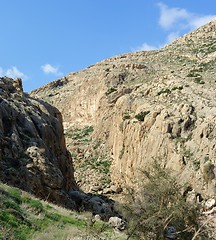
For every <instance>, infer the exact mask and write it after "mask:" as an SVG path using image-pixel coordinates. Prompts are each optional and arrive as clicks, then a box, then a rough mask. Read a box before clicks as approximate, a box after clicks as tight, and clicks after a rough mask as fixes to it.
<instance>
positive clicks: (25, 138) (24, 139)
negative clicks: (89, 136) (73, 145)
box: [0, 77, 77, 207]
mask: <svg viewBox="0 0 216 240" xmlns="http://www.w3.org/2000/svg"><path fill="white" fill-rule="evenodd" d="M0 136H1V137H0V180H1V181H3V182H6V183H8V184H10V185H13V186H16V187H19V188H21V189H24V190H26V191H28V192H31V193H34V194H35V195H36V196H38V197H40V198H43V199H47V200H50V201H53V202H56V203H65V205H66V206H68V207H74V202H73V201H72V200H71V199H70V198H68V195H67V192H68V191H69V190H71V189H77V185H76V183H75V180H74V170H73V165H72V159H71V155H70V154H69V152H68V151H67V149H66V146H65V138H64V134H63V127H62V117H61V113H60V112H59V111H58V110H57V109H56V108H55V107H53V106H51V105H50V104H48V103H45V102H43V101H40V100H37V99H33V98H31V97H29V96H28V95H27V94H24V93H23V90H22V82H21V79H16V80H14V81H13V80H12V79H9V78H6V77H4V78H0Z"/></svg>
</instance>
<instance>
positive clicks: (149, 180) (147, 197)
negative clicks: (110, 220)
mask: <svg viewBox="0 0 216 240" xmlns="http://www.w3.org/2000/svg"><path fill="white" fill-rule="evenodd" d="M137 189H138V191H136V193H135V190H134V189H129V199H128V204H127V205H126V207H125V208H126V214H127V217H128V221H129V230H128V232H129V236H128V238H127V239H130V238H131V237H138V239H149V240H150V239H151V240H154V239H155V240H159V239H184V240H187V239H188V240H191V239H192V238H193V236H194V234H195V233H196V232H197V231H198V229H199V224H198V217H199V209H198V206H196V205H192V204H189V203H188V202H186V201H185V198H184V197H183V196H182V194H181V190H182V186H181V185H179V184H178V183H177V180H176V178H175V177H173V176H172V175H171V173H170V171H168V170H167V169H164V168H162V167H161V166H160V165H159V163H157V162H156V161H155V162H154V164H153V165H152V166H151V167H150V168H149V169H148V170H147V171H142V174H141V179H140V181H139V183H138V188H137Z"/></svg>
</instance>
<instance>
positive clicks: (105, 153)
mask: <svg viewBox="0 0 216 240" xmlns="http://www.w3.org/2000/svg"><path fill="white" fill-rule="evenodd" d="M215 69H216V20H215V19H214V20H213V21H212V22H210V23H209V24H207V25H205V26H203V27H201V28H199V29H197V30H196V31H194V32H192V33H190V34H187V35H185V36H183V37H181V38H179V39H177V40H176V41H174V42H173V43H172V44H170V45H167V46H165V47H164V48H162V49H161V50H157V51H149V52H146V51H142V52H136V53H128V54H124V55H120V56H116V57H112V58H110V59H107V60H104V61H102V62H99V63H97V64H95V65H93V66H90V67H89V68H86V69H84V70H82V71H79V72H77V73H70V74H69V75H67V76H65V77H64V78H62V79H59V80H57V81H55V82H53V83H50V84H47V85H46V86H44V87H42V88H40V89H37V90H35V91H33V92H32V96H34V97H38V98H43V99H44V100H46V101H48V102H49V103H51V104H53V105H55V106H56V107H57V108H58V109H59V110H60V111H61V112H62V115H63V122H64V127H65V132H66V137H67V146H68V148H69V149H70V151H71V152H72V153H74V164H75V168H76V173H75V174H76V176H77V178H79V185H80V186H81V187H82V188H83V189H84V190H85V189H87V190H89V191H91V189H94V190H95V189H96V190H98V191H102V190H103V189H104V188H109V187H110V186H112V185H116V186H117V187H118V188H121V186H124V184H125V183H127V184H130V182H131V180H133V179H136V178H138V179H139V174H140V169H143V168H146V167H148V165H149V164H150V163H151V162H152V161H154V159H158V160H159V161H161V164H162V166H164V167H167V168H171V169H172V170H173V174H175V175H176V176H177V177H178V179H179V181H180V182H181V183H187V184H188V185H189V188H190V189H192V190H193V191H194V192H195V195H201V196H202V197H203V198H206V199H207V198H209V197H212V196H215V194H216V125H215V123H216V100H215V91H216V83H215V81H216V70H215ZM86 126H92V127H93V129H94V131H93V132H92V133H91V137H90V138H88V139H87V140H84V139H85V138H83V139H82V141H80V139H81V138H80V135H76V134H74V133H75V132H76V129H77V128H78V129H84V128H85V127H86ZM74 143H76V144H74ZM101 157H103V158H104V159H105V160H106V161H111V162H112V164H111V168H110V174H111V176H110V181H108V182H106V184H101V183H102V180H101V179H105V180H107V179H108V178H107V177H106V173H104V174H102V175H100V173H101V172H100V168H99V166H100V164H99V163H101V162H103V161H102V160H101V159H100V158H101ZM104 162H105V161H104ZM104 162H103V163H104ZM86 166H87V167H86ZM99 175H100V176H101V177H100V178H99V177H97V178H96V179H97V183H95V184H93V181H94V179H95V177H94V176H99ZM92 176H93V177H92ZM98 179H99V181H98ZM98 182H99V183H98ZM89 184H92V185H93V186H92V188H89ZM101 189H102V190H101Z"/></svg>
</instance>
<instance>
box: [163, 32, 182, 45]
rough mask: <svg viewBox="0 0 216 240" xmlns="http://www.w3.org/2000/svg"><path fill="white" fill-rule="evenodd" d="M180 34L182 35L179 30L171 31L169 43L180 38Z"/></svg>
mask: <svg viewBox="0 0 216 240" xmlns="http://www.w3.org/2000/svg"><path fill="white" fill-rule="evenodd" d="M179 36H180V34H179V31H177V32H171V33H169V34H168V36H167V40H166V42H167V43H171V42H173V41H174V40H175V39H176V38H178V37H179Z"/></svg>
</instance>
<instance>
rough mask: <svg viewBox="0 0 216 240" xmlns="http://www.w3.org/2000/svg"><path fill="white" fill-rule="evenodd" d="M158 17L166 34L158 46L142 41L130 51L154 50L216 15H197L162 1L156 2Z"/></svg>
mask: <svg viewBox="0 0 216 240" xmlns="http://www.w3.org/2000/svg"><path fill="white" fill-rule="evenodd" d="M157 6H158V7H159V9H160V17H159V20H158V23H159V26H160V27H161V30H162V31H164V32H165V34H167V36H165V38H164V40H162V41H161V43H160V44H158V46H153V45H151V44H148V43H143V44H142V45H141V46H139V47H137V48H133V49H132V51H142V50H154V49H159V48H161V47H162V46H164V45H166V44H169V43H171V42H173V41H174V40H175V39H176V38H178V37H180V36H182V35H184V34H186V33H188V32H190V31H192V30H194V29H196V28H198V27H201V26H203V25H205V24H206V23H208V22H209V21H210V20H212V19H213V18H215V17H216V15H199V14H196V13H193V12H190V11H188V10H186V9H184V8H171V7H169V6H167V5H166V4H164V3H161V2H160V3H158V4H157Z"/></svg>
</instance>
